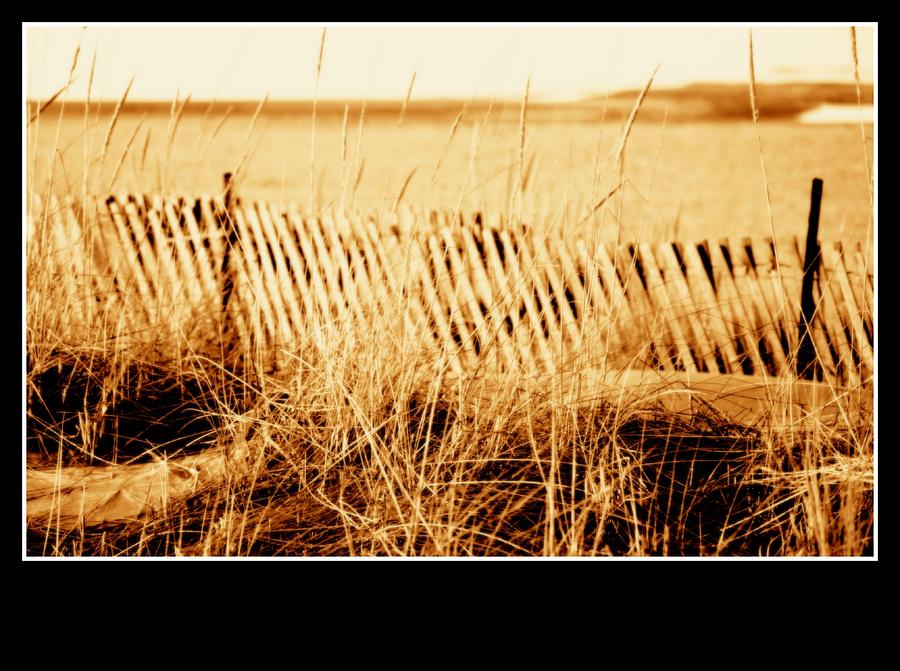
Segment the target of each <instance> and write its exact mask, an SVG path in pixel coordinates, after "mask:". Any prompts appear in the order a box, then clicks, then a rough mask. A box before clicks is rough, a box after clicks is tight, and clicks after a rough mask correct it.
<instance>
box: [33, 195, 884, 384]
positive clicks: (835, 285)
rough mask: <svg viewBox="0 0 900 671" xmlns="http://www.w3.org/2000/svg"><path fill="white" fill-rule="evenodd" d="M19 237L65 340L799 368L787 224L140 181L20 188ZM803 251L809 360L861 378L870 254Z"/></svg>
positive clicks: (833, 374) (865, 362)
mask: <svg viewBox="0 0 900 671" xmlns="http://www.w3.org/2000/svg"><path fill="white" fill-rule="evenodd" d="M26 234H27V243H28V247H29V250H30V251H29V252H28V254H27V260H28V263H29V264H32V265H31V268H30V269H29V272H28V278H29V282H30V286H29V287H28V292H29V293H28V296H29V305H28V309H29V310H32V311H40V310H45V311H46V310H47V309H50V308H52V309H53V311H54V313H53V315H52V317H53V319H55V320H56V326H55V328H56V329H57V331H58V337H59V338H61V339H78V338H88V339H91V338H93V339H108V338H115V339H116V340H117V341H120V342H122V343H123V346H128V345H127V344H128V343H141V344H144V345H147V344H152V345H154V346H155V347H156V348H157V349H158V350H159V351H160V352H169V353H171V350H172V349H173V348H174V349H184V348H188V349H191V350H193V351H203V352H205V353H208V354H209V355H211V356H217V355H221V356H235V357H246V356H256V357H260V358H262V359H265V360H266V362H267V365H272V366H278V365H282V364H283V363H284V361H285V357H290V353H291V352H292V351H293V350H294V349H295V348H296V347H297V346H298V345H299V343H300V342H301V341H303V340H304V339H308V338H310V337H319V338H328V337H329V335H332V336H338V337H340V336H341V335H346V334H349V333H357V334H363V336H364V335H365V334H366V333H367V329H371V325H372V324H373V323H374V321H375V320H376V319H379V318H380V319H384V318H390V319H393V323H394V324H395V325H396V329H397V330H396V333H395V335H396V336H397V337H402V338H415V339H417V341H418V342H419V344H421V345H422V347H424V350H425V351H427V352H430V353H431V360H432V361H433V362H434V364H435V365H438V366H446V367H448V368H450V369H452V370H454V371H455V372H457V373H462V372H465V371H469V370H477V369H492V370H500V371H508V370H521V371H525V372H555V371H561V370H565V369H569V370H574V369H578V368H587V367H597V366H612V367H631V366H650V367H654V368H657V369H660V370H674V371H697V372H707V371H709V372H715V371H718V372H720V373H746V374H757V375H758V374H766V375H772V376H777V375H792V374H795V372H796V357H797V351H798V344H799V343H798V341H799V339H800V336H799V335H798V324H800V320H801V306H800V297H801V284H802V278H803V269H804V259H803V255H804V249H803V246H802V242H801V241H800V240H798V239H797V238H785V239H781V240H775V241H773V240H771V239H757V238H753V239H750V238H739V239H735V238H729V239H721V240H704V241H693V242H687V241H676V242H665V243H658V244H649V243H641V244H633V243H627V244H619V245H615V244H612V243H606V242H602V243H601V242H596V241H591V240H589V239H586V238H583V237H574V238H573V237H571V236H563V235H561V234H559V233H556V232H553V231H548V230H546V229H545V228H542V227H540V226H532V227H522V226H510V225H509V223H508V222H506V221H504V219H503V218H502V217H499V216H489V215H484V216H483V215H481V214H474V215H471V216H465V215H460V214H456V213H454V214H452V215H451V214H446V213H434V212H431V213H426V214H420V215H416V214H414V213H412V212H411V211H409V210H405V211H402V212H398V213H389V214H377V215H372V216H357V215H354V216H344V215H341V214H327V213H326V214H323V215H321V216H316V217H309V216H305V215H304V214H303V213H301V211H300V210H299V208H298V207H294V206H280V205H275V204H269V203H263V202H254V203H249V202H244V203H241V202H225V201H223V199H221V198H213V197H206V198H190V199H186V198H163V197H160V196H144V195H122V196H114V197H109V198H108V199H106V200H97V201H90V202H75V201H71V200H69V201H61V200H58V199H56V198H53V199H50V200H49V201H47V202H46V203H42V202H40V201H39V200H37V199H35V200H34V202H33V203H32V204H31V207H30V208H29V216H28V218H27V222H26ZM776 249H777V254H776ZM819 254H820V258H819V264H818V267H817V271H816V273H815V277H814V285H813V298H814V303H815V312H814V314H813V317H812V320H811V326H812V328H811V329H810V334H811V340H812V343H813V346H814V352H815V357H816V373H815V374H816V375H817V376H819V377H822V378H826V379H831V380H834V381H836V382H838V383H841V384H851V385H853V384H859V383H864V382H866V381H868V380H871V378H872V376H873V372H874V323H873V298H874V282H873V278H874V272H873V271H874V263H873V261H874V259H873V251H872V249H871V247H870V246H869V245H865V244H863V243H856V242H854V243H848V242H845V241H821V244H820V251H819ZM776 258H777V259H778V261H779V262H778V263H776ZM33 264H38V265H37V266H35V265H33Z"/></svg>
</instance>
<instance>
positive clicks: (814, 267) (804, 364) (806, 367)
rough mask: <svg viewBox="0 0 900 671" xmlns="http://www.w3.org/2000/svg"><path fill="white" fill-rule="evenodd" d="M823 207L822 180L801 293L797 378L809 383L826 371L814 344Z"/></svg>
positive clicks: (815, 185) (813, 202) (814, 197)
mask: <svg viewBox="0 0 900 671" xmlns="http://www.w3.org/2000/svg"><path fill="white" fill-rule="evenodd" d="M821 208H822V180H821V179H819V178H818V177H816V178H815V179H813V181H812V194H811V196H810V204H809V227H808V228H807V231H806V253H805V255H804V257H803V288H802V290H801V293H800V310H801V314H800V344H799V346H798V348H797V377H800V378H802V379H806V380H812V379H821V378H822V369H821V366H820V365H819V364H818V362H817V361H816V351H815V347H814V346H813V341H812V333H811V330H812V321H813V315H814V314H815V311H816V304H815V301H814V299H813V282H814V281H815V275H816V273H817V272H818V270H819V256H820V250H819V213H820V211H821Z"/></svg>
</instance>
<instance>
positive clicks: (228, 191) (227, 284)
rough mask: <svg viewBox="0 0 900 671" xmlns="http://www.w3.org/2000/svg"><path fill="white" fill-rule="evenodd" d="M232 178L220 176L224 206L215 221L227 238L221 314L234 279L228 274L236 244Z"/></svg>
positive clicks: (223, 268) (223, 261)
mask: <svg viewBox="0 0 900 671" xmlns="http://www.w3.org/2000/svg"><path fill="white" fill-rule="evenodd" d="M233 178H234V176H233V175H232V174H231V173H230V172H226V173H225V174H224V175H222V182H223V187H224V189H225V193H224V196H223V197H222V200H223V203H224V205H225V211H224V212H217V213H216V214H217V217H216V218H217V219H218V224H219V228H220V230H223V231H225V233H226V235H227V238H226V242H225V254H224V256H223V258H222V271H221V272H222V277H223V278H224V280H223V282H224V283H223V286H222V314H223V315H224V314H225V313H226V312H227V310H228V301H229V300H230V299H231V292H232V291H233V290H234V277H233V276H232V273H231V272H230V268H229V265H230V262H231V250H232V248H233V247H234V245H235V243H236V242H237V226H235V223H234V212H233V209H232V205H233V201H234V179H233Z"/></svg>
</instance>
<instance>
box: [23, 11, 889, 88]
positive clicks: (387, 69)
mask: <svg viewBox="0 0 900 671" xmlns="http://www.w3.org/2000/svg"><path fill="white" fill-rule="evenodd" d="M749 27H750V26H749V25H748V24H741V25H709V24H703V25H696V24H694V25H666V24H657V25H650V24H637V25H634V24H633V25H609V24H578V25H575V24H570V25H565V24H562V25H560V24H529V25H508V24H507V25H504V24H472V23H469V24H442V25H435V24H384V25H381V24H350V25H348V24H331V25H329V26H328V28H327V33H326V38H325V51H324V58H323V63H322V72H321V80H320V84H319V97H320V98H321V99H359V98H363V97H367V96H368V97H369V98H375V99H379V98H380V99H384V98H402V97H403V96H404V95H405V93H406V89H407V87H408V85H409V80H410V76H411V75H412V73H413V71H415V72H416V81H415V88H414V91H413V97H414V98H420V99H424V98H468V97H471V96H478V97H491V96H494V95H497V96H498V97H514V98H515V97H520V96H521V95H522V92H523V90H524V88H525V82H526V80H527V79H528V76H529V73H530V74H531V92H532V95H533V97H534V99H536V100H541V99H545V100H552V99H556V100H567V99H577V98H579V97H582V96H586V95H591V94H597V93H604V92H606V91H607V90H608V89H613V90H615V89H622V88H634V87H640V86H642V85H643V84H645V83H646V81H647V79H648V78H649V76H650V74H651V73H652V72H653V69H654V68H655V67H656V65H657V64H659V65H660V68H659V72H658V74H657V77H656V80H655V86H656V87H665V86H678V85H682V84H686V83H690V82H700V81H703V82H746V81H747V80H748V76H749V75H748V73H749V69H748V61H749V58H748V43H747V37H748V29H749ZM23 30H24V34H25V46H24V47H23V49H24V54H23V56H24V68H23V77H24V82H23V83H24V87H25V94H26V95H27V97H28V98H31V99H34V98H47V97H48V96H50V95H52V93H54V92H55V91H56V90H58V89H59V88H60V87H61V86H62V85H63V84H65V82H66V80H67V78H68V74H69V69H70V67H71V65H72V59H73V55H74V53H75V49H76V46H77V45H78V44H79V41H80V42H81V50H80V55H79V60H78V64H77V67H76V70H75V78H76V81H75V83H74V84H73V85H72V87H71V88H70V89H69V91H68V99H69V100H79V99H84V97H85V95H86V93H87V88H88V79H89V73H90V67H91V60H92V58H93V56H94V53H95V51H96V70H95V73H94V82H93V88H92V92H91V98H92V99H118V98H119V97H121V95H122V92H123V91H124V90H125V87H126V86H127V84H128V81H129V80H130V79H131V78H132V76H134V78H135V79H134V85H133V87H132V89H131V92H130V94H129V98H130V99H132V100H155V99H162V100H171V99H172V98H173V97H174V96H175V95H176V93H179V94H180V95H181V97H184V95H186V94H188V93H189V94H190V95H191V97H192V98H193V99H195V100H209V99H212V98H218V99H220V100H227V99H244V100H247V99H249V100H255V99H261V98H262V97H263V96H264V95H266V94H267V93H268V94H269V95H270V98H272V99H311V98H312V97H313V95H314V91H315V76H316V75H315V70H316V59H317V56H318V50H319V41H320V36H321V30H322V27H321V25H308V24H307V25H302V24H299V25H246V24H218V25H214V24H199V25H171V24H146V25H124V26H114V25H108V24H93V25H88V26H87V27H86V28H84V29H83V28H82V26H81V25H77V24H74V25H73V24H64V25H56V24H55V25H43V24H25V25H23ZM875 32H876V31H875V29H874V28H873V25H872V24H861V25H860V26H859V27H858V28H857V41H858V52H859V59H860V75H861V77H862V79H863V81H864V82H872V81H873V80H874V55H873V54H874V44H873V41H874V33H875ZM753 45H754V59H755V64H756V76H757V79H758V81H760V82H780V81H837V82H852V81H853V62H852V56H851V47H850V30H849V24H800V25H777V26H774V25H765V24H762V25H754V26H753Z"/></svg>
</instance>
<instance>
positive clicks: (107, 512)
mask: <svg viewBox="0 0 900 671" xmlns="http://www.w3.org/2000/svg"><path fill="white" fill-rule="evenodd" d="M249 455H250V448H249V446H248V445H247V444H246V443H244V444H243V445H231V446H219V447H214V448H210V449H208V450H205V451H204V452H202V453H201V454H196V455H191V456H187V457H182V458H180V459H164V460H159V461H154V462H152V463H143V464H130V465H124V466H69V467H62V468H57V469H50V470H40V469H32V468H29V469H28V470H27V471H26V476H25V486H26V492H27V493H26V514H27V521H28V525H29V526H31V527H35V526H49V527H54V528H62V529H77V528H80V527H90V526H97V525H101V524H106V523H113V522H115V523H120V522H127V521H129V520H140V519H144V518H146V517H148V516H152V515H155V514H165V513H166V511H167V510H168V509H169V508H170V507H171V506H172V505H173V504H175V503H177V502H178V501H181V500H183V499H185V498H186V497H188V496H190V495H192V494H194V493H196V492H198V491H200V490H201V489H204V488H207V487H209V488H212V487H215V486H216V485H217V484H220V483H221V482H222V481H224V480H225V479H226V478H227V477H228V476H229V475H231V474H235V473H239V472H241V469H243V468H245V467H246V464H247V460H248V458H249Z"/></svg>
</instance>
